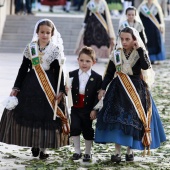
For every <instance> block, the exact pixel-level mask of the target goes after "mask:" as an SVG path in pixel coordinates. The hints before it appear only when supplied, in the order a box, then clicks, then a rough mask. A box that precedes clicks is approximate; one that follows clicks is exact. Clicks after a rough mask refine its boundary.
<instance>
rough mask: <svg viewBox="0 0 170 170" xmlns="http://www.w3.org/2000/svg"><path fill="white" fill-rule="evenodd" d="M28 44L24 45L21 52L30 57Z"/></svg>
mask: <svg viewBox="0 0 170 170" xmlns="http://www.w3.org/2000/svg"><path fill="white" fill-rule="evenodd" d="M28 46H29V44H28V45H27V46H26V47H25V50H24V52H23V56H25V57H26V58H29V59H31V56H30V52H29V47H28Z"/></svg>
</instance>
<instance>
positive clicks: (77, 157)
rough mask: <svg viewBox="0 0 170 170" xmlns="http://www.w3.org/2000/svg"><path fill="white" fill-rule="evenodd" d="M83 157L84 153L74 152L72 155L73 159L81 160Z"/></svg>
mask: <svg viewBox="0 0 170 170" xmlns="http://www.w3.org/2000/svg"><path fill="white" fill-rule="evenodd" d="M81 157H82V154H81V153H80V154H78V153H74V154H73V156H72V160H79V159H80V158H81Z"/></svg>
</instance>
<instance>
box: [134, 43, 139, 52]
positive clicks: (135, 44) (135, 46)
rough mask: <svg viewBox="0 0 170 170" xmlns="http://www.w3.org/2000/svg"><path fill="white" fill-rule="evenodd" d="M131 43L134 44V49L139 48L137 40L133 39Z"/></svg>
mask: <svg viewBox="0 0 170 170" xmlns="http://www.w3.org/2000/svg"><path fill="white" fill-rule="evenodd" d="M133 44H134V46H133V48H134V49H135V50H136V49H138V48H139V43H138V42H137V41H134V43H133Z"/></svg>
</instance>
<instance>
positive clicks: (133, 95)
mask: <svg viewBox="0 0 170 170" xmlns="http://www.w3.org/2000/svg"><path fill="white" fill-rule="evenodd" d="M117 75H118V78H119V80H120V82H121V84H122V86H123V87H124V89H125V91H126V93H127V95H128V96H129V98H130V100H131V101H132V103H133V105H134V107H135V110H136V112H137V114H138V117H139V118H140V120H141V121H142V123H143V126H144V130H145V132H144V135H143V138H142V143H143V145H144V146H145V149H146V147H147V148H148V154H149V150H150V144H151V141H152V139H151V129H150V123H151V117H152V106H151V105H150V107H149V110H148V112H147V115H146V114H145V111H144V108H143V106H142V103H141V100H140V97H139V95H138V93H137V91H136V88H135V86H134V85H133V83H132V81H131V79H130V78H129V76H128V75H127V74H124V73H122V72H117ZM150 103H151V102H150ZM144 155H145V152H144Z"/></svg>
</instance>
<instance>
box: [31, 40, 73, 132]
mask: <svg viewBox="0 0 170 170" xmlns="http://www.w3.org/2000/svg"><path fill="white" fill-rule="evenodd" d="M29 51H30V56H31V62H32V66H33V69H34V71H35V74H36V76H37V79H38V81H39V83H40V86H41V88H42V90H43V91H44V93H45V95H46V98H47V100H48V102H49V104H50V106H51V108H52V110H53V111H54V107H55V92H54V89H53V87H52V85H51V83H50V81H49V79H48V76H47V75H46V72H45V71H44V69H43V67H42V66H41V64H40V58H39V54H38V48H37V43H36V42H32V43H30V44H29ZM56 115H57V117H60V119H61V120H62V124H63V132H64V133H65V134H68V133H69V131H70V130H69V123H68V121H67V118H66V116H65V115H64V113H63V112H62V110H61V109H60V108H59V107H57V113H56Z"/></svg>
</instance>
